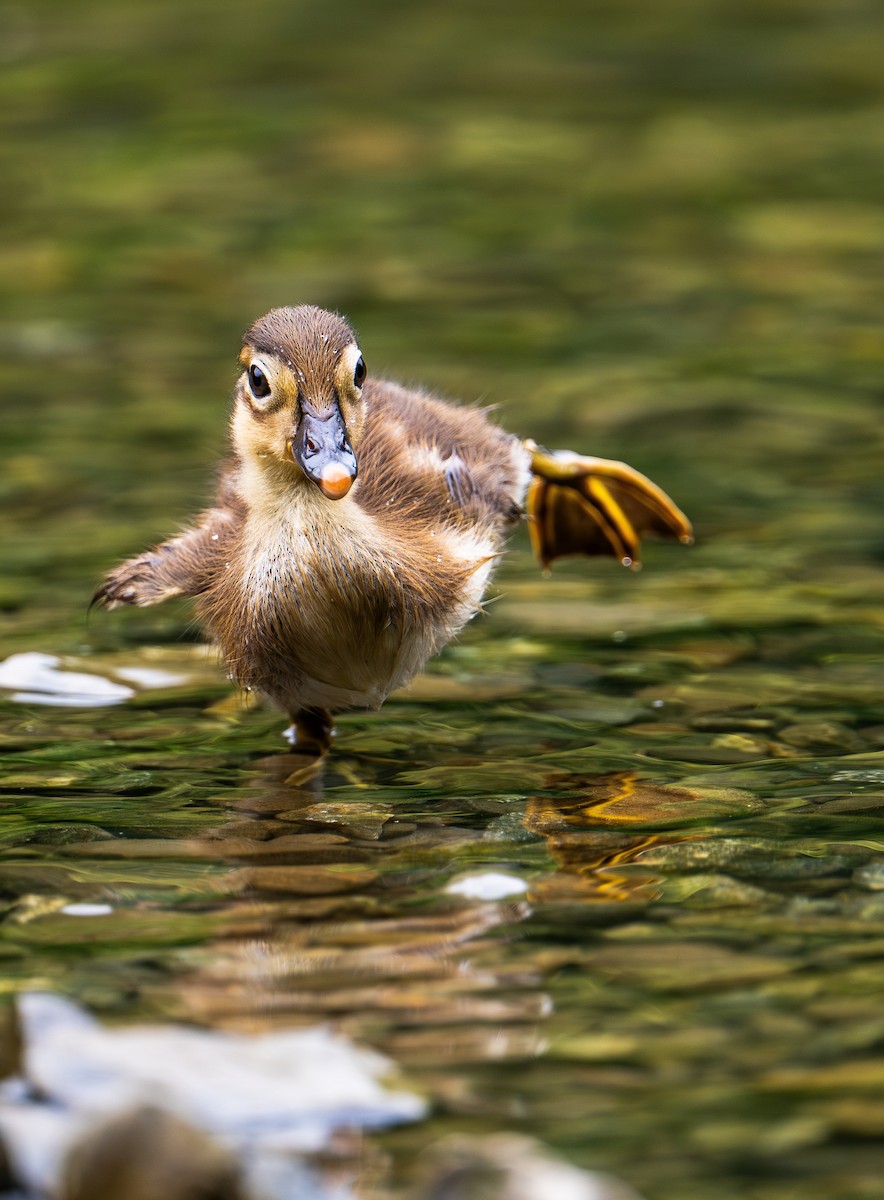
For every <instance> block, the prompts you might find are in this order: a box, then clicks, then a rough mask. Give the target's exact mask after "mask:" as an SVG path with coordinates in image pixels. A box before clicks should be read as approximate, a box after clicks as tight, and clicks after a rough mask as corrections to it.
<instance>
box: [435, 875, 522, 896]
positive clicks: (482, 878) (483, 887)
mask: <svg viewBox="0 0 884 1200" xmlns="http://www.w3.org/2000/svg"><path fill="white" fill-rule="evenodd" d="M445 890H446V892H449V893H450V894H451V895H452V896H466V898H467V899H468V900H503V899H505V898H506V897H507V896H520V895H522V894H523V893H524V892H527V890H528V884H527V883H526V882H525V880H524V879H519V878H518V876H516V875H506V874H505V873H504V872H503V871H481V872H476V873H475V874H471V875H461V876H460V878H459V879H452V881H451V883H449V885H448V887H447V888H446V889H445Z"/></svg>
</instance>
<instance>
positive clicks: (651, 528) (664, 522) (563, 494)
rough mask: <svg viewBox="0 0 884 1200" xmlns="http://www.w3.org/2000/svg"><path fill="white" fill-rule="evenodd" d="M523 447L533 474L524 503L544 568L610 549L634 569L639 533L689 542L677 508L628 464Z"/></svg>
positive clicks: (529, 445)
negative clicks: (566, 557)
mask: <svg viewBox="0 0 884 1200" xmlns="http://www.w3.org/2000/svg"><path fill="white" fill-rule="evenodd" d="M525 449H526V450H527V451H528V452H529V454H530V455H531V471H532V473H533V476H534V478H533V479H532V481H531V485H530V487H529V489H528V500H527V504H526V507H527V510H528V518H529V526H528V528H529V531H530V535H531V544H532V546H533V548H534V552H535V554H536V555H537V557H538V558H539V559H540V562H541V565H542V566H543V567H544V569H546V568H547V567H549V565H550V563H551V562H552V561H553V560H554V559H556V558H561V557H562V556H563V555H566V554H589V555H592V554H608V555H613V556H614V558H619V560H620V562H621V563H623V565H624V566H625V567H631V568H632V569H633V570H637V569H638V568H639V567H640V565H641V564H640V562H639V543H640V540H641V536H642V535H643V534H646V533H650V534H656V535H657V536H658V537H664V538H675V539H677V540H678V541H679V542H681V543H682V544H683V545H690V544H691V542H693V540H694V535H693V530H692V528H691V523H690V521H689V520H688V519H687V517H686V516H685V515H684V513H683V512H682V511H681V509H679V508H678V507H677V506H676V504H675V503H674V501H673V500H671V499H670V498H669V496H667V495H666V493H665V492H664V491H662V490H661V489H660V488H658V487H657V485H656V484H655V483H652V482H651V480H650V479H647V478H646V477H645V476H644V475H642V474H640V473H639V472H638V471H636V470H634V469H633V468H632V467H630V466H627V464H626V463H621V462H613V461H612V460H611V459H607V458H586V457H583V456H582V455H579V454H574V453H572V452H571V451H570V450H556V451H553V452H550V451H548V450H541V449H540V448H539V447H538V446H537V445H536V444H535V443H534V442H526V443H525Z"/></svg>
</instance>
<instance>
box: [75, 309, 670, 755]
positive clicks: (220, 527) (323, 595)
mask: <svg viewBox="0 0 884 1200" xmlns="http://www.w3.org/2000/svg"><path fill="white" fill-rule="evenodd" d="M239 361H240V364H241V366H242V374H241V375H240V378H239V380H238V382H237V384H236V388H235V391H234V398H233V412H232V416H231V422H230V440H231V455H230V457H229V459H228V460H227V462H226V463H225V464H224V466H223V468H222V471H221V476H220V480H219V486H218V491H217V495H216V497H215V502H214V504H213V506H212V507H211V508H209V509H207V510H206V511H205V512H203V513H201V514H200V515H199V516H198V517H197V518H196V519H195V521H194V523H193V525H192V526H191V527H190V528H189V529H187V530H186V531H185V532H184V533H181V534H179V535H178V536H177V537H173V538H171V539H170V540H169V541H166V542H162V543H161V544H160V545H158V546H155V547H154V548H153V549H152V550H148V551H147V552H146V553H144V554H140V555H138V556H137V557H136V558H131V559H129V560H128V561H127V562H124V563H123V564H122V565H121V566H119V567H117V568H116V569H115V570H114V571H111V573H110V574H109V575H108V576H107V578H106V579H105V580H104V582H103V583H102V584H101V586H100V587H99V588H98V590H97V591H96V593H95V596H94V597H93V603H94V604H99V605H101V606H103V607H105V608H116V607H118V606H119V605H123V604H135V605H139V606H146V605H150V604H158V603H159V602H160V601H162V600H168V599H169V598H171V597H173V596H193V597H194V598H195V600H196V608H197V614H198V616H199V619H200V621H201V622H202V624H203V626H204V627H205V629H206V631H207V632H208V634H209V635H210V636H211V638H212V639H213V640H214V641H215V642H216V643H217V645H218V647H219V649H220V651H221V654H222V655H223V658H224V661H225V663H226V665H227V669H228V671H229V673H230V675H231V676H232V678H234V679H235V680H236V682H237V683H238V684H239V685H240V686H241V687H243V688H245V689H248V690H252V691H255V692H258V693H261V694H263V695H264V696H266V697H268V698H269V699H270V700H272V701H273V702H274V703H276V704H277V705H279V706H280V707H281V708H282V709H283V710H285V711H286V712H287V713H288V714H289V716H290V718H291V722H292V724H291V727H290V728H289V729H288V730H287V731H286V734H287V736H288V737H289V739H290V741H291V742H292V744H293V745H297V746H298V748H302V747H303V748H306V749H309V750H320V751H321V750H324V749H325V748H327V745H328V741H329V738H330V736H331V732H332V718H331V713H333V712H336V711H340V710H341V709H346V708H354V707H366V706H367V707H370V708H377V707H379V706H380V705H381V704H382V703H383V702H384V700H385V699H386V697H387V695H388V694H389V693H390V692H391V691H393V690H394V689H395V688H398V687H401V686H402V685H403V684H405V683H407V682H408V681H409V680H410V679H411V678H412V677H413V676H414V675H415V674H417V672H418V671H420V670H421V668H422V667H423V666H424V664H425V663H426V661H427V660H428V659H429V658H430V657H431V656H432V655H434V654H436V653H438V652H439V650H441V649H442V647H443V646H444V645H445V644H446V643H447V642H448V641H450V640H451V638H453V637H454V636H455V635H456V634H457V633H458V632H459V631H460V629H462V628H463V626H464V624H465V623H466V622H467V621H468V620H469V619H470V617H472V616H473V615H474V614H475V613H476V612H477V611H478V609H479V607H480V606H481V603H482V597H483V595H484V592H485V589H486V587H487V584H488V580H489V576H490V574H491V571H492V569H493V566H494V563H495V562H496V560H497V558H498V556H499V554H500V552H501V548H502V545H503V541H504V539H505V537H506V535H507V532H508V531H509V529H510V528H511V527H512V525H513V524H514V523H515V522H517V521H518V520H519V519H520V517H521V516H522V514H523V513H524V512H525V511H527V515H528V518H529V529H530V533H531V539H532V543H533V546H534V549H535V552H536V554H537V556H538V558H539V559H540V561H541V563H542V564H543V566H544V567H548V566H549V565H550V564H551V563H552V561H553V560H554V559H556V558H558V557H561V556H562V555H567V554H588V555H596V554H605V555H613V556H614V557H616V558H618V559H619V560H620V561H621V562H622V563H624V564H625V565H626V566H630V567H633V568H635V567H637V566H638V564H639V541H640V538H641V536H642V535H643V534H648V533H650V534H656V535H659V536H662V537H667V538H674V539H676V540H678V541H680V542H683V543H689V542H691V541H692V533H691V526H690V523H689V521H688V520H687V518H686V517H685V516H684V514H683V513H682V512H680V510H679V509H678V508H677V507H676V506H675V504H674V503H673V501H672V500H671V499H670V498H669V497H668V496H667V495H666V494H665V493H664V492H662V491H661V490H660V489H659V488H658V487H657V486H656V485H655V484H653V483H651V481H650V480H649V479H646V478H645V477H644V476H643V475H640V474H639V473H638V472H637V471H635V470H633V469H632V467H629V466H626V465H625V464H624V463H617V462H611V461H609V460H607V459H602V458H584V457H581V456H580V455H577V454H572V453H570V452H568V451H560V452H557V453H549V452H547V451H544V450H541V449H539V448H538V447H537V446H536V445H535V444H534V443H533V442H531V441H527V442H525V441H521V440H519V439H518V438H516V437H513V436H512V435H510V434H508V433H506V432H504V430H502V429H500V428H499V427H498V426H496V425H494V424H493V423H492V422H491V421H489V419H488V417H487V416H486V414H485V413H484V412H481V411H479V410H478V409H471V408H461V407H457V406H454V405H451V404H447V403H444V402H442V401H440V400H437V399H435V398H434V397H432V396H429V395H427V394H426V393H424V392H420V391H414V390H412V389H409V388H404V387H401V386H400V385H399V384H396V383H391V382H389V381H387V380H373V379H369V378H368V375H367V371H366V367H365V359H364V358H363V356H362V352H361V350H360V349H359V345H358V344H357V341H356V336H355V334H354V332H353V330H352V329H351V328H350V326H349V324H348V323H347V321H346V320H344V319H343V318H342V317H340V316H338V315H336V314H334V313H330V312H325V311H324V310H322V309H319V308H313V307H310V306H306V305H305V306H301V307H298V308H277V309H273V311H272V312H269V313H268V314H267V315H266V316H265V317H262V318H261V319H260V320H258V321H256V322H255V324H254V325H252V327H251V328H250V329H249V330H248V331H247V333H246V335H245V337H244V339H243V348H242V352H241V353H240V356H239Z"/></svg>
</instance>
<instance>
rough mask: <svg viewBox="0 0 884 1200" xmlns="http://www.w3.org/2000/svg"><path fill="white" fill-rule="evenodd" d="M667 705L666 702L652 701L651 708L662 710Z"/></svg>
mask: <svg viewBox="0 0 884 1200" xmlns="http://www.w3.org/2000/svg"><path fill="white" fill-rule="evenodd" d="M665 703H666V701H665V700H652V701H651V708H662V707H663V705H664V704H665Z"/></svg>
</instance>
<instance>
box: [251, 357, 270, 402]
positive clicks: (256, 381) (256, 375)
mask: <svg viewBox="0 0 884 1200" xmlns="http://www.w3.org/2000/svg"><path fill="white" fill-rule="evenodd" d="M249 390H250V391H251V393H252V395H253V396H254V397H255V399H256V400H266V399H267V397H268V396H269V395H270V383H269V381H268V379H267V376H266V375H265V374H264V372H263V371H262V370H261V368H260V367H259V366H258V364H257V363H252V365H251V366H250V367H249Z"/></svg>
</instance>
